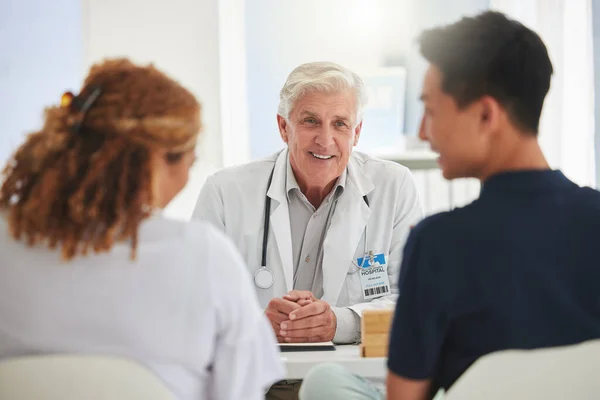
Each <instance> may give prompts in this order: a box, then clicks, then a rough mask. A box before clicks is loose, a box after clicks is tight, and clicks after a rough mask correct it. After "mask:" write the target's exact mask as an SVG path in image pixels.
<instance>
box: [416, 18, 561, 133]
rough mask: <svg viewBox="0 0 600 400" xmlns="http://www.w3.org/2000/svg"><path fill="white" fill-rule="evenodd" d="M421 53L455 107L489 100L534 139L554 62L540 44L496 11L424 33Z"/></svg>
mask: <svg viewBox="0 0 600 400" xmlns="http://www.w3.org/2000/svg"><path fill="white" fill-rule="evenodd" d="M419 45H420V50H421V54H422V55H423V57H425V58H426V59H427V61H429V63H431V64H433V65H434V66H436V67H437V68H438V69H439V70H440V71H441V73H442V90H443V91H444V92H445V93H447V94H449V95H450V96H452V97H453V98H454V99H455V101H456V103H457V105H458V107H460V108H464V107H466V106H468V105H469V104H471V103H472V102H474V101H476V100H478V99H480V98H481V97H483V96H485V95H489V96H491V97H493V98H494V99H496V100H497V101H498V102H499V103H500V104H501V105H502V106H503V107H504V108H505V109H506V111H507V113H508V115H509V117H510V119H511V121H512V123H513V124H514V125H515V126H516V127H518V128H519V129H521V130H523V131H526V132H531V133H533V134H534V135H537V132H538V127H539V120H540V115H541V113H542V106H543V103H544V98H545V97H546V94H547V93H548V89H549V88H550V78H551V76H552V72H553V69H552V62H551V61H550V57H549V56H548V51H547V49H546V46H545V45H544V43H543V42H542V39H541V38H540V37H539V36H538V35H537V34H536V33H535V32H534V31H532V30H531V29H529V28H527V27H525V26H523V25H522V24H521V23H519V22H517V21H514V20H511V19H509V18H507V17H506V16H505V15H504V14H502V13H499V12H493V11H488V12H484V13H482V14H479V15H477V16H475V17H465V18H463V19H461V20H460V21H458V22H456V23H454V24H451V25H447V26H443V27H437V28H433V29H430V30H426V31H424V32H423V33H422V34H421V36H420V37H419Z"/></svg>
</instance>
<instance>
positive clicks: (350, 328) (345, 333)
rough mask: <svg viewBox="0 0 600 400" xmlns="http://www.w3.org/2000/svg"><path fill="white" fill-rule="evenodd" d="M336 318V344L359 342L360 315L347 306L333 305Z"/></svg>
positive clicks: (334, 340) (332, 308)
mask: <svg viewBox="0 0 600 400" xmlns="http://www.w3.org/2000/svg"><path fill="white" fill-rule="evenodd" d="M331 310H332V311H333V314H334V315H335V319H336V329H335V336H334V337H333V342H334V343H335V344H348V343H357V342H358V341H359V340H360V317H359V316H358V315H357V314H356V313H355V312H354V311H352V310H351V309H349V308H347V307H331Z"/></svg>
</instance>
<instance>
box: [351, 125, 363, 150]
mask: <svg viewBox="0 0 600 400" xmlns="http://www.w3.org/2000/svg"><path fill="white" fill-rule="evenodd" d="M362 124H363V122H362V121H360V124H358V125H356V128H354V144H353V145H354V146H356V145H357V144H358V139H359V138H360V132H361V131H362Z"/></svg>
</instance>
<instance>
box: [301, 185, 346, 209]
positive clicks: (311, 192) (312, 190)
mask: <svg viewBox="0 0 600 400" xmlns="http://www.w3.org/2000/svg"><path fill="white" fill-rule="evenodd" d="M336 180H337V179H334V180H333V181H332V182H330V183H328V184H327V185H326V186H308V185H303V184H301V183H300V182H298V186H299V187H300V191H301V192H302V193H304V196H306V199H307V200H308V201H309V203H310V204H312V205H313V207H314V208H319V207H320V206H321V203H323V200H325V197H327V195H328V194H329V193H330V192H331V191H332V190H333V187H334V185H335V182H336Z"/></svg>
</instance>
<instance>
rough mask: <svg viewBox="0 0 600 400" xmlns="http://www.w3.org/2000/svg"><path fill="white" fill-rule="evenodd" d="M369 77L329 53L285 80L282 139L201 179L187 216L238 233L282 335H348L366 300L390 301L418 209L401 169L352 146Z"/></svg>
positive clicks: (291, 338)
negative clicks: (263, 154) (258, 156)
mask: <svg viewBox="0 0 600 400" xmlns="http://www.w3.org/2000/svg"><path fill="white" fill-rule="evenodd" d="M365 98H366V94H365V87H364V84H363V82H362V80H361V79H360V78H359V77H358V76H357V75H356V74H355V73H353V72H352V71H349V70H348V69H346V68H344V67H342V66H339V65H337V64H334V63H329V62H315V63H308V64H303V65H300V66H299V67H297V68H296V69H295V70H293V71H292V73H291V74H290V75H289V77H288V79H287V81H286V82H285V85H284V86H283V88H282V89H281V94H280V102H279V109H278V113H277V123H278V125H279V132H280V134H281V138H282V139H283V141H284V142H285V143H286V144H287V148H286V149H284V150H283V151H280V152H278V153H277V154H274V155H272V156H270V157H268V158H266V159H263V160H260V161H255V162H251V163H249V164H246V165H242V166H236V167H232V168H227V169H224V170H221V171H219V172H217V173H215V174H214V175H213V176H211V177H209V178H208V180H207V181H206V182H205V184H204V186H203V188H202V190H201V193H200V196H199V199H198V203H197V206H196V209H195V211H194V217H195V218H200V219H205V220H208V221H210V222H212V223H213V224H214V225H215V226H217V227H218V228H220V229H222V230H223V231H224V232H225V233H226V234H227V235H228V236H229V237H230V238H231V239H232V240H233V242H234V243H235V244H236V245H237V247H238V249H239V250H240V252H241V253H242V255H243V257H244V259H245V261H246V264H247V265H248V267H249V269H250V272H251V276H252V278H253V279H254V284H255V287H256V291H257V293H258V297H259V300H260V302H261V305H262V306H263V307H265V313H266V315H267V316H268V318H269V320H270V321H271V325H272V326H273V329H274V331H275V333H276V335H277V338H278V340H279V341H280V342H318V341H329V340H333V341H334V342H335V343H353V342H357V341H359V340H360V317H361V313H362V310H365V309H371V308H382V307H387V306H390V305H393V304H394V302H395V298H396V297H397V294H398V288H397V281H398V279H397V277H398V272H399V267H400V261H401V257H402V250H403V246H404V242H405V238H406V237H407V234H408V231H409V228H410V226H411V225H414V224H415V223H416V222H418V221H419V220H420V219H421V217H422V211H421V207H420V202H419V199H418V195H417V191H416V189H415V184H414V181H413V178H412V175H411V174H410V172H409V170H408V169H407V168H405V167H403V166H401V165H398V164H396V163H393V162H388V161H383V160H379V159H376V158H372V157H369V156H367V155H365V154H362V153H359V152H353V151H352V150H353V147H354V146H356V144H357V143H358V139H359V137H360V132H361V128H362V123H363V122H362V118H361V110H362V107H363V105H364V104H365V100H366V99H365Z"/></svg>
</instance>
